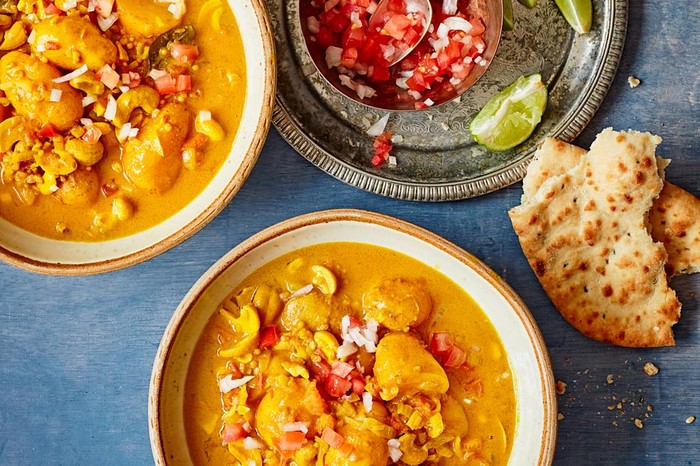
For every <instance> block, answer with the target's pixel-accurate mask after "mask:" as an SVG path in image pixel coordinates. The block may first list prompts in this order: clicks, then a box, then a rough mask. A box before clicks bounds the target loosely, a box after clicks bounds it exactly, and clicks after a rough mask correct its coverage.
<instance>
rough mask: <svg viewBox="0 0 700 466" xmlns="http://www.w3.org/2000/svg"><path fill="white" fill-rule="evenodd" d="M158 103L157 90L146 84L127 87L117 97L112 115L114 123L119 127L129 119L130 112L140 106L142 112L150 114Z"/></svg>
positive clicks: (158, 95)
mask: <svg viewBox="0 0 700 466" xmlns="http://www.w3.org/2000/svg"><path fill="white" fill-rule="evenodd" d="M158 103H160V94H158V91H156V90H155V89H153V88H152V87H148V86H138V87H135V88H133V89H129V90H128V91H126V92H125V93H124V94H122V95H120V96H119V98H118V99H117V113H116V115H115V116H114V120H113V121H114V125H115V126H117V127H118V128H119V127H122V126H124V124H125V123H126V122H127V121H129V117H130V116H131V112H133V111H134V110H136V108H138V107H141V108H142V109H143V111H144V112H146V113H148V114H149V115H151V114H152V113H153V112H154V111H155V110H156V109H157V108H158Z"/></svg>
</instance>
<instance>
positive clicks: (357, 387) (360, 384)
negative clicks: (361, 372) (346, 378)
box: [352, 377, 365, 395]
mask: <svg viewBox="0 0 700 466" xmlns="http://www.w3.org/2000/svg"><path fill="white" fill-rule="evenodd" d="M364 391H365V379H363V378H362V377H353V378H352V392H353V393H355V394H356V395H362V393H363V392H364Z"/></svg>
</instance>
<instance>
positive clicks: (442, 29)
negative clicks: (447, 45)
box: [437, 22, 450, 39]
mask: <svg viewBox="0 0 700 466" xmlns="http://www.w3.org/2000/svg"><path fill="white" fill-rule="evenodd" d="M449 33H450V28H448V27H447V25H446V24H445V23H444V22H442V23H440V25H439V26H438V28H437V36H438V37H439V38H440V39H445V38H447V36H448V34H449Z"/></svg>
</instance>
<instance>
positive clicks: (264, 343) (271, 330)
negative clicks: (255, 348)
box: [260, 325, 280, 348]
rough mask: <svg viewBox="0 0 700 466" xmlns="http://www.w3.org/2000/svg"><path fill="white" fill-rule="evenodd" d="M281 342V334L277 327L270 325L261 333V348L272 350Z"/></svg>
mask: <svg viewBox="0 0 700 466" xmlns="http://www.w3.org/2000/svg"><path fill="white" fill-rule="evenodd" d="M278 341H280V336H279V333H278V332H277V327H276V326H274V325H270V326H268V327H265V328H264V329H263V330H262V332H261V333H260V347H261V348H271V347H273V346H275V345H276V344H277V342H278Z"/></svg>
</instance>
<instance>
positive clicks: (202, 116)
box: [198, 110, 211, 121]
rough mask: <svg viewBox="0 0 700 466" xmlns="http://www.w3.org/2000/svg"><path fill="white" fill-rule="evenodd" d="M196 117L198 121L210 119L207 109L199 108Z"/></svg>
mask: <svg viewBox="0 0 700 466" xmlns="http://www.w3.org/2000/svg"><path fill="white" fill-rule="evenodd" d="M198 118H199V121H209V120H211V112H210V111H209V110H200V111H199V116H198Z"/></svg>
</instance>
